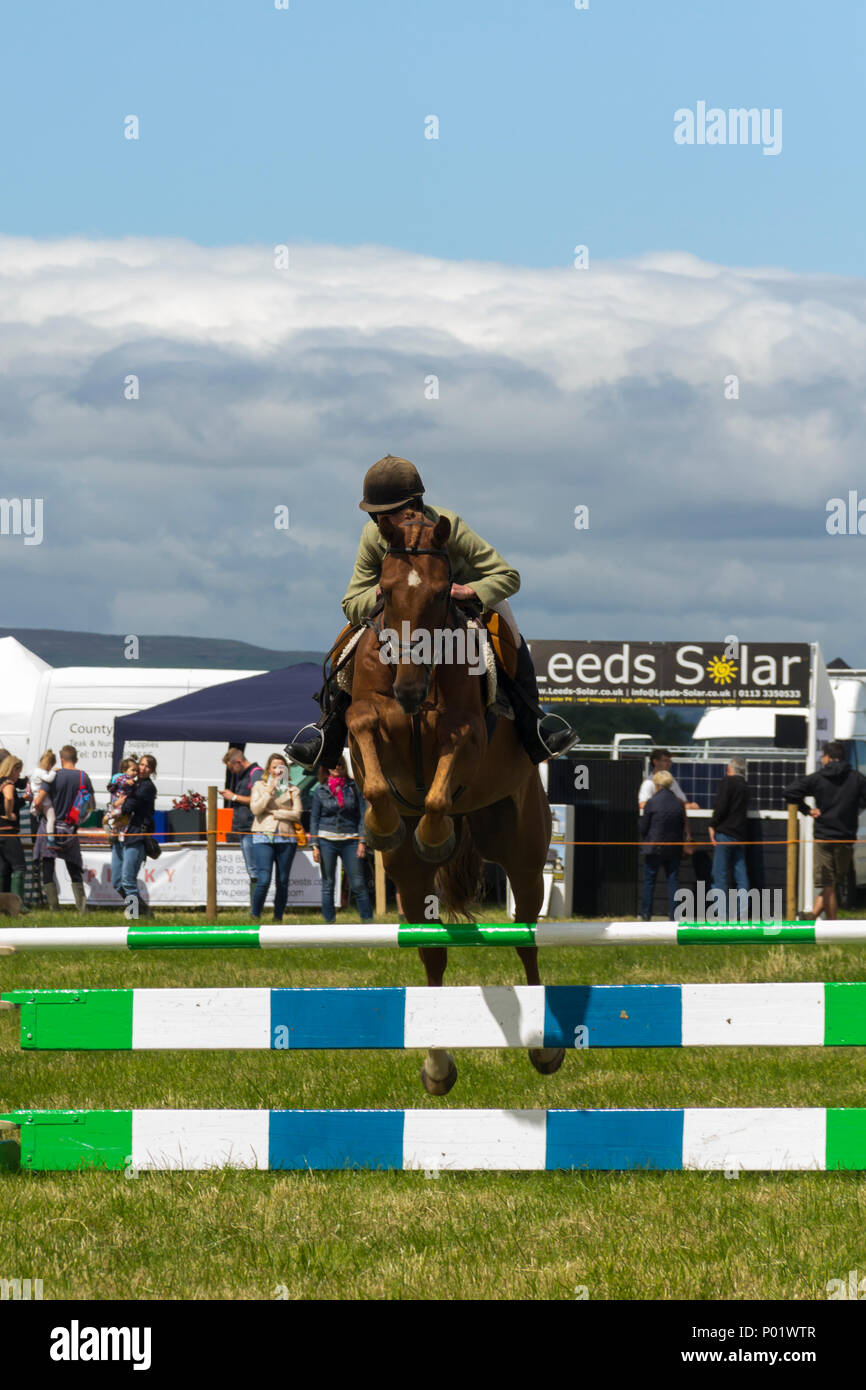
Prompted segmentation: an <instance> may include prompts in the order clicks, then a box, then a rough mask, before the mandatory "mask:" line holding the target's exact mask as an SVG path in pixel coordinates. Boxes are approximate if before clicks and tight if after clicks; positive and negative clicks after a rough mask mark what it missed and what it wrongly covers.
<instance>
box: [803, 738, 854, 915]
mask: <svg viewBox="0 0 866 1390" xmlns="http://www.w3.org/2000/svg"><path fill="white" fill-rule="evenodd" d="M807 796H812V797H814V798H815V806H814V807H809V806H807V805H806V804H805V801H804V797H807ZM785 800H786V801H787V802H789V803H792V802H793V803H794V804H795V805H796V806H797V809H798V810H799V811H800V812H801V813H802V815H804V816H814V818H815V826H814V837H815V843H814V847H813V854H814V858H813V862H812V878H813V882H814V884H815V887H816V889H817V890H818V892H817V897H816V898H815V906H814V908H813V909H812V914H811V915H812V916H813V917H818V916H819V915H820V913H821V912H823V913H824V916H825V917H826V918H827V919H828V921H834V920H835V919H836V917H837V916H838V908H837V897H836V885H837V884H838V883H843V882H844V880H845V879H846V878H847V876H848V874H849V873H850V871H851V861H852V859H853V856H854V849H853V843H854V841H855V840H856V839H857V821H858V818H859V815H860V812H861V811H862V810H864V809H866V777H864V776H863V775H862V773H859V772H856V771H855V770H854V768H853V767H851V766H850V764H849V763H847V762H846V761H845V749H844V748H843V746H842V744H841V743H838V742H837V741H836V740H835V739H834V740H833V741H832V742H830V743H825V744H824V752H823V753H822V754H821V766H820V767H819V769H818V771H817V772H811V773H809V775H808V776H807V777H798V778H797V779H796V780H795V781H793V782H792V783H791V785H790V786H789V787H786V788H785ZM840 842H841V843H840Z"/></svg>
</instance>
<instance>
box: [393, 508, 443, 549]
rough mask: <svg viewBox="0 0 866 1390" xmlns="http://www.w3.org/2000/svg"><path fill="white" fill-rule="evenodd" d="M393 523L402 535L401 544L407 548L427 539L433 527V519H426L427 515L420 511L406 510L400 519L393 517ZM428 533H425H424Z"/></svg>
mask: <svg viewBox="0 0 866 1390" xmlns="http://www.w3.org/2000/svg"><path fill="white" fill-rule="evenodd" d="M394 525H395V526H396V528H397V530H398V531H399V532H400V533H401V535H402V537H403V544H404V546H405V547H406V549H407V550H411V549H412V548H413V547H414V546H416V545H421V544H422V543H426V542H427V541H429V539H430V537H429V533H430V532H431V531H432V530H433V529H434V527H435V525H436V523H435V521H428V519H427V517H426V516H424V515H422V513H421V512H415V511H412V512H406V513H405V515H404V516H402V519H400V520H397V518H396V517H395V518H394ZM425 532H427V533H428V534H427V535H425V534H424V533H425Z"/></svg>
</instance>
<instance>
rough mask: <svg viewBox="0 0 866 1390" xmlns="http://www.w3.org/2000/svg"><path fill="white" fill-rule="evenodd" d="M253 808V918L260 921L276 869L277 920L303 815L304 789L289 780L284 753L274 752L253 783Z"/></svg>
mask: <svg viewBox="0 0 866 1390" xmlns="http://www.w3.org/2000/svg"><path fill="white" fill-rule="evenodd" d="M250 810H251V811H252V815H253V833H252V835H251V837H250V838H251V840H252V843H253V850H254V852H255V861H256V888H255V893H254V894H253V913H252V915H253V921H254V922H259V921H260V920H261V916H262V910H263V908H264V905H265V898H266V897H267V896H268V889H269V888H270V886H271V874H272V873H273V872H274V871H275V870H276V876H277V887H276V892H275V894H274V921H275V922H282V920H283V913H284V912H285V910H286V903H287V902H288V900H289V877H290V875H291V872H292V862H293V860H294V857H295V850H296V849H297V847H298V835H297V828H298V823H299V821H300V819H301V815H302V810H303V808H302V806H301V793H300V792H299V791H298V789H297V787H294V786H292V784H291V782H290V781H289V765H288V762H287V761H286V759H285V758H284V757H283V754H282V753H272V754H271V756H270V757H269V758H268V760H267V762H266V763H265V770H264V773H263V775H262V776H261V777H259V778H258V779H257V780H256V781H255V782H254V783H253V785H252V791H251V793H250Z"/></svg>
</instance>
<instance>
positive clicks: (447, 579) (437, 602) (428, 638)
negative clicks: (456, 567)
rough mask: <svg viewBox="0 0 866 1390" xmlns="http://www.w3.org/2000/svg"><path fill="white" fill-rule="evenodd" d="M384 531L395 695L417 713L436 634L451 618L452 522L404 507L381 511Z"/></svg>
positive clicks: (386, 624) (387, 623)
mask: <svg viewBox="0 0 866 1390" xmlns="http://www.w3.org/2000/svg"><path fill="white" fill-rule="evenodd" d="M379 530H380V531H381V533H382V535H383V536H384V538H385V540H386V541H387V542H388V550H387V552H386V554H385V558H384V560H383V561H382V578H381V585H382V593H383V595H384V599H385V611H384V615H383V617H384V627H386V628H387V629H389V630H390V632H391V634H392V637H391V641H390V643H389V650H390V659H391V660H392V661H394V663H395V667H396V671H395V676H394V696H395V698H396V699H397V700H398V701H399V702H400V704H401V705H402V707H403V709H404V710H405V711H406V713H407V714H416V713H417V711H418V710H419V709H420V708H421V705H422V704H423V702H424V700H425V699H426V698H427V692H428V690H429V688H430V676H431V673H432V667H433V653H434V650H435V637H436V633H437V632H442V631H443V630H444V628H445V627H446V625H447V623H448V613H449V606H450V600H451V562H450V560H449V558H448V552H447V551H446V549H445V542H446V541H447V540H448V537H449V536H450V534H451V523H450V521H449V520H448V518H447V517H444V516H440V518H439V520H438V521H437V522H436V524H435V525H434V524H433V523H432V522H429V521H426V520H425V519H424V517H423V515H421V514H420V513H418V512H402V513H400V514H399V515H398V516H396V517H392V516H389V515H387V514H386V515H384V516H382V517H381V519H380V521H379ZM404 624H405V626H404ZM393 634H396V638H397V641H396V642H395V641H394V637H393Z"/></svg>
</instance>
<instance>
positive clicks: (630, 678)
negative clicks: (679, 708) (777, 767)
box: [529, 639, 810, 708]
mask: <svg viewBox="0 0 866 1390" xmlns="http://www.w3.org/2000/svg"><path fill="white" fill-rule="evenodd" d="M529 646H530V650H531V652H532V657H533V660H534V662H535V669H536V671H537V673H538V695H539V699H540V700H542V701H543V702H544V703H545V704H556V703H559V704H575V705H790V706H792V707H793V708H797V707H798V706H803V705H808V703H809V661H810V651H809V644H808V642H794V643H787V642H735V641H734V640H733V639H728V640H727V642H725V641H721V642H547V641H541V642H531V643H530V644H529Z"/></svg>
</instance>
